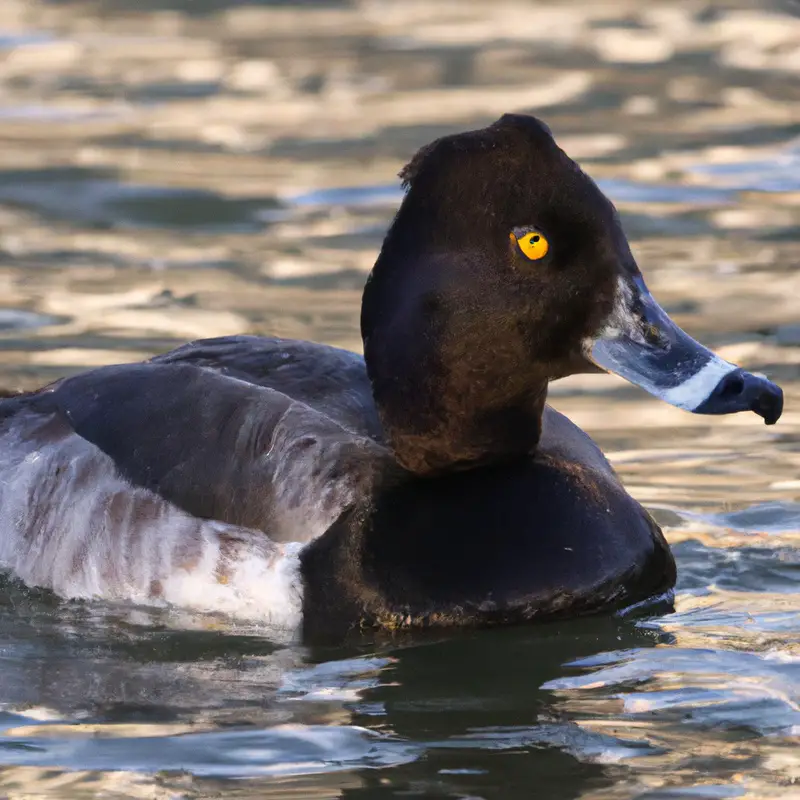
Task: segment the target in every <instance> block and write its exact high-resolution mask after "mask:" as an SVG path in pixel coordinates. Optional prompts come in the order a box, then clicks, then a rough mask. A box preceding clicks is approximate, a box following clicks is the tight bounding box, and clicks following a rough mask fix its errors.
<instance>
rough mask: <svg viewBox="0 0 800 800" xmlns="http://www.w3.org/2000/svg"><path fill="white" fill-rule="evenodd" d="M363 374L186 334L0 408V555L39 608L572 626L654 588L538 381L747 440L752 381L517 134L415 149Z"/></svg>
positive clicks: (598, 460)
mask: <svg viewBox="0 0 800 800" xmlns="http://www.w3.org/2000/svg"><path fill="white" fill-rule="evenodd" d="M401 178H402V181H403V184H404V187H405V190H406V191H405V195H404V199H403V201H402V204H401V206H400V208H399V210H398V212H397V215H396V217H395V219H394V221H393V222H392V224H391V227H390V228H389V231H388V233H387V235H386V238H385V240H384V242H383V246H382V248H381V251H380V254H379V255H378V258H377V261H376V262H375V266H374V268H373V270H372V273H371V275H370V276H369V279H368V280H367V283H366V286H365V289H364V294H363V302H362V312H361V331H362V336H363V342H364V356H363V358H362V356H360V355H358V354H356V353H354V352H349V351H346V350H341V349H337V348H334V347H328V346H325V345H321V344H315V343H311V342H301V341H291V340H285V339H277V338H261V337H254V336H236V337H224V338H217V339H207V340H201V341H197V342H193V343H191V344H187V345H185V346H182V347H179V348H178V349H176V350H173V351H171V352H168V353H166V354H163V355H159V356H157V357H155V358H153V359H151V360H149V361H146V362H143V363H137V364H127V365H117V366H108V367H102V368H99V369H93V370H90V371H88V372H85V373H83V374H79V375H76V376H74V377H70V378H66V379H62V380H59V381H57V382H56V383H53V384H51V385H49V386H46V387H45V388H43V389H41V390H39V391H35V392H31V393H25V394H21V395H18V396H14V397H10V398H7V399H4V400H2V401H1V402H0V452H1V453H2V456H0V563H2V564H3V565H5V567H6V568H8V569H10V570H11V571H12V572H13V573H14V574H15V575H16V576H18V577H19V578H21V579H22V580H23V581H25V582H26V583H27V584H29V585H35V586H42V587H48V588H50V589H52V590H53V591H54V592H55V593H57V594H58V595H61V596H63V597H67V598H75V597H100V598H104V599H107V600H123V601H127V602H139V603H154V602H168V603H175V604H178V605H182V606H188V607H192V608H195V609H200V610H204V611H217V612H223V613H231V614H236V615H239V616H245V617H253V618H259V619H265V620H269V621H271V622H272V623H274V624H275V625H280V626H284V627H286V628H292V627H295V626H299V625H302V629H303V630H304V631H305V633H306V634H307V635H309V636H312V637H314V636H323V635H341V634H345V633H347V632H348V631H350V630H354V629H364V628H381V627H382V628H391V629H394V628H398V627H411V628H413V627H435V626H459V625H487V624H499V623H513V622H521V621H528V620H538V619H547V618H553V617H555V616H570V615H572V616H574V615H578V614H584V613H589V612H596V611H599V610H602V609H609V608H612V607H619V606H621V605H625V604H632V603H635V602H638V601H641V600H643V599H646V598H649V597H651V596H653V595H658V594H659V593H663V592H665V591H668V590H670V589H671V587H672V586H673V584H674V581H675V564H674V561H673V558H672V555H671V553H670V549H669V546H668V545H667V543H666V541H665V539H664V537H663V535H662V533H661V531H660V529H659V527H658V526H657V525H656V523H655V522H654V521H653V519H652V518H651V517H650V516H649V515H648V513H647V512H646V511H645V510H644V509H643V508H642V506H641V505H640V504H639V503H638V502H636V500H634V499H633V498H632V497H631V496H630V495H629V494H628V493H627V492H626V491H625V489H624V488H623V486H622V484H621V483H620V481H619V479H618V478H617V476H616V474H615V473H614V470H613V469H612V467H611V466H610V464H609V463H608V461H607V460H606V459H605V457H604V456H603V454H602V453H601V451H600V449H599V448H598V447H597V446H596V445H595V444H594V442H593V441H592V440H591V439H590V438H589V436H588V435H587V434H586V433H584V432H583V431H582V430H580V429H579V428H578V427H577V426H575V425H574V424H573V423H571V422H570V421H569V420H568V419H567V418H566V417H564V416H563V415H561V414H559V413H558V412H557V411H555V410H554V409H553V408H551V407H550V406H549V405H547V403H546V399H547V388H548V383H549V382H550V381H552V380H555V379H557V378H561V377H564V376H567V375H571V374H575V373H579V372H586V371H597V370H608V371H611V372H614V373H616V374H618V375H621V376H622V377H624V378H626V379H627V380H629V381H631V382H632V383H634V384H636V385H638V386H640V387H642V388H644V389H645V390H647V391H648V392H650V393H651V394H653V395H655V396H656V397H660V398H661V399H663V400H665V401H666V402H668V403H671V404H673V405H676V406H679V407H680V408H683V409H685V410H687V411H692V412H695V413H700V414H728V413H734V412H738V411H745V410H752V411H754V412H755V413H756V414H758V415H760V416H761V417H763V418H764V420H765V421H766V423H767V424H772V423H774V422H775V421H776V420H777V419H778V417H779V416H780V414H781V411H782V405H783V398H782V393H781V390H780V388H778V387H777V386H776V385H775V384H773V383H771V382H770V381H768V380H767V379H766V378H764V377H761V376H756V375H753V374H751V373H748V372H745V371H743V370H741V369H739V368H737V367H736V366H735V365H733V364H730V363H728V362H727V361H724V360H723V359H721V358H719V357H718V356H716V355H715V354H713V353H712V352H710V351H709V350H707V349H706V348H704V347H703V346H701V345H700V344H698V343H697V342H696V341H695V340H693V339H692V338H691V337H689V336H688V335H687V334H686V333H684V332H683V331H682V330H681V329H680V328H678V327H677V326H676V325H675V324H674V323H673V322H672V321H671V320H670V319H669V317H668V316H667V315H666V313H665V312H664V311H663V310H662V309H661V308H660V307H659V305H658V304H657V303H656V302H655V300H654V299H653V297H652V296H651V295H650V293H649V292H648V290H647V287H646V286H645V283H644V281H643V279H642V275H641V273H640V271H639V269H638V267H637V264H636V261H635V260H634V257H633V255H632V253H631V250H630V247H629V245H628V241H627V239H626V238H625V235H624V233H623V230H622V228H621V226H620V221H619V218H618V216H617V213H616V211H615V209H614V206H613V205H612V204H611V202H610V201H609V200H608V199H607V198H606V197H605V196H604V194H603V193H602V192H601V191H600V189H599V188H598V187H597V186H596V185H595V183H594V182H593V181H592V180H591V179H590V178H589V177H588V176H587V175H586V174H585V173H584V172H583V171H582V170H581V169H580V168H579V167H578V166H577V164H575V162H573V161H572V160H571V159H570V158H569V157H568V156H567V155H566V154H565V153H564V152H563V151H562V150H561V149H560V148H559V147H558V145H557V144H556V142H555V140H554V138H553V135H552V134H551V132H550V130H549V129H548V127H547V126H546V125H545V124H544V123H542V122H541V121H539V120H538V119H536V118H534V117H531V116H524V115H513V114H508V115H505V116H503V117H502V118H500V119H499V120H498V121H497V122H495V123H493V124H492V125H489V126H488V127H486V128H483V129H480V130H474V131H469V132H465V133H459V134H455V135H451V136H445V137H443V138H440V139H438V140H436V141H434V142H433V143H432V144H430V145H428V146H426V147H423V148H422V149H421V150H420V151H419V152H418V153H417V154H416V155H415V156H414V158H413V159H412V160H411V162H410V163H409V164H408V166H406V167H405V169H404V170H403V171H402V173H401Z"/></svg>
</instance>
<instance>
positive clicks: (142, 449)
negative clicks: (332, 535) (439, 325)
mask: <svg viewBox="0 0 800 800" xmlns="http://www.w3.org/2000/svg"><path fill="white" fill-rule="evenodd" d="M234 360H235V359H234ZM15 409H16V412H17V413H19V412H21V411H23V410H24V412H25V413H24V415H23V416H24V417H26V418H29V417H30V415H31V414H33V415H34V416H36V417H38V418H39V419H44V418H48V417H50V418H52V419H53V421H54V423H58V424H63V423H66V425H67V426H68V428H70V429H71V431H72V432H74V434H75V435H77V436H78V437H80V438H81V439H83V440H85V442H88V443H90V444H92V445H94V446H95V447H96V448H98V449H99V450H100V451H102V453H104V454H105V455H106V456H108V457H109V459H110V461H111V463H112V464H113V468H114V469H115V470H116V473H117V474H118V475H120V476H121V477H123V478H124V479H125V480H126V481H127V482H129V483H130V484H132V486H134V487H140V488H144V489H146V490H149V492H151V493H154V494H156V495H158V496H160V497H161V498H163V499H164V500H166V501H168V502H169V503H171V504H173V505H175V506H177V507H178V508H179V509H181V510H183V511H185V512H187V513H188V514H190V515H192V516H194V517H198V518H202V519H209V520H217V521H219V522H223V523H228V524H233V525H237V526H241V527H244V528H250V529H256V530H261V531H263V532H264V533H266V534H267V535H268V536H269V537H270V539H272V540H273V541H295V542H302V541H309V540H311V539H313V538H315V537H316V536H318V535H320V534H321V533H323V532H324V531H325V530H326V529H327V527H328V526H329V525H330V524H331V522H332V521H333V520H334V519H336V517H337V516H338V515H339V514H340V513H341V512H342V510H343V509H344V508H346V507H347V506H349V505H350V504H352V503H353V502H354V501H355V500H356V499H358V498H359V497H361V496H362V495H363V493H366V492H368V491H369V490H370V489H369V487H370V486H371V481H372V480H373V478H374V476H375V475H376V473H377V471H379V470H381V469H382V468H383V467H384V466H386V465H388V464H390V463H391V457H390V455H389V453H388V451H386V450H385V449H384V448H383V447H382V446H381V445H379V444H377V443H376V442H374V441H373V440H372V439H371V438H369V437H367V436H364V435H362V434H360V433H357V432H355V431H353V430H351V429H349V428H347V427H345V426H344V425H343V424H341V423H340V422H339V421H337V420H335V419H333V418H332V417H329V416H326V415H325V414H324V413H322V412H321V411H319V410H317V409H315V408H312V407H311V406H309V405H307V404H306V403H304V402H302V401H301V400H296V399H294V398H292V397H290V396H288V395H286V394H284V393H283V392H280V391H277V390H276V389H272V388H270V387H267V386H263V385H259V384H256V383H252V382H248V381H245V380H241V379H239V378H237V377H233V376H232V375H230V374H223V372H222V371H218V370H214V369H210V368H207V367H205V366H198V365H197V364H195V363H191V361H190V363H185V362H184V363H181V360H180V359H176V360H175V361H174V362H170V361H169V360H158V361H153V362H146V363H140V364H128V365H122V366H111V367H102V368H99V369H95V370H91V371H89V372H85V373H82V374H80V375H77V376H75V377H72V378H67V379H64V380H62V381H60V382H58V383H56V384H54V385H53V386H51V387H48V388H47V389H45V390H43V391H41V392H39V393H36V394H34V395H27V396H21V397H18V398H13V399H10V400H6V401H3V403H2V405H0V420H2V417H3V416H5V417H6V419H5V420H2V422H0V424H2V426H3V427H4V428H7V429H8V426H13V420H12V419H10V418H9V417H10V416H13V415H14V411H15ZM54 479H55V478H54ZM84 490H85V487H84Z"/></svg>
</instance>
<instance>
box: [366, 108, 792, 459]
mask: <svg viewBox="0 0 800 800" xmlns="http://www.w3.org/2000/svg"><path fill="white" fill-rule="evenodd" d="M401 178H402V179H403V182H404V185H405V186H406V188H407V193H406V196H405V198H404V200H403V203H402V205H401V207H400V210H399V211H398V213H397V216H396V218H395V220H394V222H393V224H392V226H391V228H390V230H389V232H388V234H387V236H386V239H385V241H384V244H383V248H382V250H381V253H380V255H379V257H378V260H377V261H376V263H375V267H374V269H373V271H372V274H371V276H370V279H369V281H368V282H367V285H366V287H365V290H364V298H363V306H362V315H361V330H362V335H363V337H364V351H365V357H366V361H367V368H368V371H369V376H370V379H371V381H372V386H373V393H374V395H375V400H376V402H377V405H378V409H379V412H380V416H381V420H382V423H383V426H384V429H385V432H386V435H387V437H388V439H389V441H390V443H391V444H392V447H393V449H394V451H395V453H396V455H397V458H398V461H399V462H400V463H401V464H402V465H403V466H404V467H406V468H407V469H409V470H412V471H414V472H416V473H418V474H431V473H435V472H440V471H443V470H449V469H458V468H466V467H470V466H474V465H477V464H481V463H486V462H487V461H495V460H501V459H507V458H513V457H516V456H519V455H522V454H525V453H530V452H531V451H532V450H534V449H535V447H536V444H537V442H538V439H539V434H540V430H541V413H542V409H543V405H544V401H545V397H546V393H547V383H548V381H550V380H552V379H554V378H558V377H562V376H565V375H568V374H571V373H575V372H580V371H586V370H588V369H594V368H596V367H595V365H600V366H602V367H606V368H613V369H614V370H615V371H618V372H623V370H622V369H621V368H620V365H619V364H617V363H616V362H615V360H614V359H615V358H617V356H619V354H620V352H621V351H623V350H625V351H626V352H627V353H628V356H627V357H626V358H625V359H623V360H625V362H626V363H625V365H624V366H625V367H626V368H627V367H630V368H629V369H628V372H629V373H635V374H625V377H628V378H629V379H631V380H633V381H634V382H636V383H639V384H641V385H644V386H645V388H647V389H649V390H650V391H652V392H653V393H654V394H658V395H660V396H666V399H668V400H670V402H675V403H676V404H677V405H682V406H683V407H686V408H690V410H709V409H700V408H699V406H702V405H703V403H704V402H706V401H707V400H708V398H709V397H711V396H712V395H713V394H714V391H715V389H716V388H717V386H718V384H720V383H722V382H723V379H724V378H725V376H727V375H728V373H730V372H731V371H732V370H735V367H734V366H733V365H730V364H727V362H722V361H721V360H720V359H718V358H717V357H716V356H714V355H713V354H711V353H710V352H709V351H707V350H705V348H702V347H701V346H700V345H698V344H697V343H696V342H694V341H693V340H691V339H690V338H689V337H688V336H687V335H686V334H684V333H683V332H682V331H680V330H679V329H677V328H676V327H675V326H674V324H673V323H671V322H670V321H669V320H668V318H666V315H664V314H663V312H662V311H661V309H660V308H658V306H657V305H655V303H654V301H653V300H652V298H651V297H650V295H649V294H648V293H647V290H646V288H645V287H644V284H643V282H642V280H641V275H640V273H639V270H638V268H637V266H636V263H635V261H634V259H633V256H632V255H631V251H630V248H629V246H628V242H627V239H626V238H625V235H624V233H623V231H622V229H621V227H620V224H619V220H618V217H617V214H616V211H615V209H614V207H613V205H612V204H611V202H610V201H609V200H608V199H607V198H606V197H605V195H604V194H603V193H602V192H601V191H600V189H599V188H598V187H597V186H596V184H595V183H594V182H593V181H592V180H591V179H590V178H589V177H588V176H587V175H586V174H584V173H583V172H582V171H581V170H580V168H579V167H578V166H577V165H576V164H575V162H573V161H572V160H571V159H570V158H569V157H568V156H567V155H566V154H565V153H564V152H563V151H562V150H561V149H560V148H559V147H558V145H557V144H556V143H555V141H554V139H553V137H552V135H551V133H550V131H549V129H548V128H547V126H545V125H544V124H543V123H542V122H540V121H539V120H537V119H535V118H534V117H530V116H522V115H512V114H507V115H505V116H503V117H502V118H501V119H499V120H498V121H497V122H495V123H494V124H493V125H490V126H489V127H488V128H484V129H482V130H477V131H470V132H467V133H461V134H456V135H453V136H446V137H444V138H442V139H438V140H437V141H435V142H433V143H432V144H430V145H428V146H427V147H424V148H423V149H422V150H420V152H419V153H417V155H416V156H415V157H414V159H413V160H412V161H411V163H410V164H409V165H408V166H407V167H406V168H405V169H404V170H403V172H402V173H401ZM654 309H655V310H654ZM657 312H660V314H661V315H662V316H659V315H658V313H657ZM662 317H663V318H662ZM603 343H607V345H608V347H606V346H605V345H604V344H603ZM604 348H605V349H604ZM606 350H608V352H606ZM684 350H685V352H684ZM676 351H677V354H679V355H680V356H681V359H682V361H681V363H677V362H676V361H675V360H674V359H673V357H672V356H674V355H676ZM670 354H671V355H670ZM662 357H663V358H666V362H665V363H666V364H667V367H666V368H665V369H661V370H659V368H658V364H659V359H661V358H662ZM687 358H688V359H689V361H688V362H687V361H686V359H687ZM637 359H638V362H639V363H638V366H636V364H637ZM684 362H686V363H684ZM631 364H633V366H630V365H631ZM687 364H688V366H687ZM684 367H685V368H684ZM637 370H638V371H637ZM702 372H705V373H706V374H708V375H709V376H710V378H713V385H710V384H709V382H708V381H700V384H702V385H700V386H699V388H698V387H694V388H692V389H691V391H690V392H689V393H688V395H687V396H684V394H686V393H685V392H684V393H683V394H682V390H681V387H685V386H686V385H687V384H688V383H689V382H690V381H692V380H695V379H696V378H697V377H698V375H699V374H700V373H702ZM712 372H714V375H713V376H712V375H711V373H712ZM639 373H641V374H639ZM623 374H624V373H623ZM737 374H740V375H745V376H747V373H741V371H737ZM750 378H753V380H754V381H758V380H761V381H763V379H756V378H754V376H749V377H748V378H747V380H746V381H745V383H747V384H748V386H747V387H745V388H746V389H747V391H749V392H751V393H752V392H755V394H756V395H757V402H759V403H761V402H763V403H767V404H768V400H764V392H767V388H768V387H766V386H764V385H759V386H758V387H755V388H753V387H754V384H751V383H750ZM743 380H744V379H743ZM648 382H649V383H648ZM767 383H768V382H765V381H764V384H767ZM769 387H772V384H769ZM773 389H777V387H773V388H772V389H769V392H767V393H768V394H770V393H771V394H770V396H774V391H773ZM756 390H757V391H756ZM777 391H778V392H779V391H780V390H777ZM670 392H672V394H673V395H674V396H673V397H672V398H671V397H670V396H669V393H670ZM754 396H755V395H754ZM754 402H755V401H754ZM734 405H736V404H735V403H734ZM743 407H750V406H749V405H748V406H743V405H741V403H740V407H737V408H734V407H732V406H730V403H729V407H726V408H725V409H723V411H725V412H727V411H732V410H742V408H743ZM773 410H774V409H773ZM710 413H714V409H711V410H710Z"/></svg>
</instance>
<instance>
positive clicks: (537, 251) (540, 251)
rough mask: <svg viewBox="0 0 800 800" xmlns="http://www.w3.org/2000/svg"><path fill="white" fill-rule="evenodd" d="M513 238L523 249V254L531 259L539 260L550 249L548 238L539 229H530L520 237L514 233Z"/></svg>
mask: <svg viewBox="0 0 800 800" xmlns="http://www.w3.org/2000/svg"><path fill="white" fill-rule="evenodd" d="M511 238H512V239H513V240H514V241H515V242H516V243H517V247H519V249H520V250H521V251H522V254H523V255H524V256H525V257H526V258H529V259H530V260H531V261H538V260H539V259H540V258H544V257H545V256H546V255H547V251H548V250H549V249H550V245H549V244H548V242H547V239H545V237H544V236H543V235H542V234H541V233H539V231H530V232H528V233H525V234H523V235H522V236H520V237H516V236H515V235H514V234H513V233H512V234H511Z"/></svg>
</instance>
